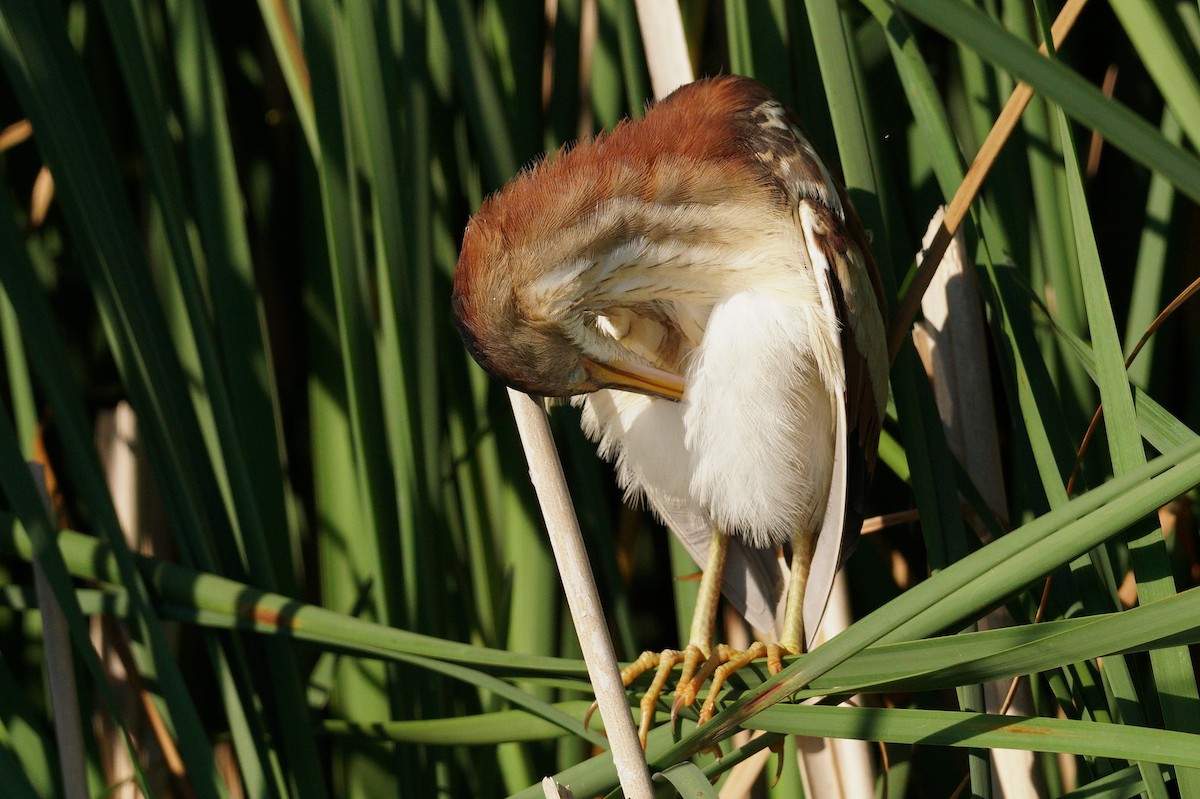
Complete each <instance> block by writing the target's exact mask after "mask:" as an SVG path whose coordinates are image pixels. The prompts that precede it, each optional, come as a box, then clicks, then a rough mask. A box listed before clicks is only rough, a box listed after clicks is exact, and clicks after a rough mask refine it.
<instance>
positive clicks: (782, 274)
mask: <svg viewBox="0 0 1200 799" xmlns="http://www.w3.org/2000/svg"><path fill="white" fill-rule="evenodd" d="M771 103H774V101H773V99H772V98H771V96H770V94H769V93H767V92H766V89H765V88H764V87H762V86H761V85H760V84H758V83H755V82H754V81H750V80H748V79H744V78H732V77H727V78H722V79H716V80H705V81H698V82H696V83H693V84H690V85H688V86H686V87H684V88H681V89H680V90H678V91H677V92H675V93H674V94H672V95H671V96H670V97H668V98H667V99H665V100H663V101H662V102H661V103H659V104H657V105H656V106H655V107H654V108H653V109H652V110H651V111H650V112H649V113H648V114H647V115H646V117H645V118H644V119H642V120H640V121H636V122H626V123H621V124H619V125H617V126H616V127H615V128H614V129H613V130H611V131H610V132H608V133H605V134H602V135H601V136H599V137H597V138H596V139H594V140H592V141H587V142H582V143H580V144H578V145H577V146H575V147H574V148H571V149H569V150H563V151H560V152H559V153H557V154H556V155H554V156H552V157H550V158H548V159H546V160H544V161H542V162H541V163H539V164H537V165H535V166H533V167H531V168H529V169H526V170H524V171H523V172H522V173H521V174H519V175H518V176H516V177H515V178H514V179H513V180H511V181H510V182H509V183H508V185H506V186H505V187H504V188H503V189H502V190H501V191H500V192H498V193H497V194H495V195H493V196H491V197H489V198H488V199H487V200H486V201H485V202H484V203H483V205H482V206H481V207H480V209H479V211H478V213H477V214H476V215H475V218H474V219H473V220H472V222H471V224H470V225H469V226H468V227H467V231H466V233H465V234H464V238H463V244H462V250H461V254H460V256H459V261H458V266H457V268H456V270H455V276H454V299H453V302H454V314H455V318H456V320H457V323H458V327H459V330H460V331H461V332H462V335H463V339H464V340H465V342H466V344H467V347H468V349H469V350H470V352H471V354H472V355H473V356H474V357H475V359H476V360H477V361H478V362H479V363H480V365H481V366H483V368H484V369H486V370H487V371H488V372H490V373H491V374H492V375H494V376H496V377H498V378H500V379H501V380H503V381H505V382H506V383H508V384H509V385H511V386H514V387H517V388H520V389H522V390H524V391H527V392H529V393H533V394H540V395H543V396H567V395H573V394H581V393H587V392H589V391H595V390H597V389H600V388H619V389H624V390H628V391H636V392H640V393H644V394H652V395H657V396H663V397H670V398H673V399H679V398H680V397H681V395H682V389H683V381H682V379H681V377H680V376H679V375H681V374H682V371H683V368H684V363H685V361H686V359H687V356H688V353H689V352H691V351H693V350H694V349H695V348H696V347H697V346H698V345H699V343H700V340H701V338H702V336H703V330H704V325H705V322H706V320H707V315H708V313H709V312H710V311H711V309H712V307H713V305H714V303H715V302H717V301H718V300H719V299H720V298H721V297H724V296H728V295H729V294H730V293H733V292H735V291H738V290H741V289H744V288H747V287H749V286H751V285H753V286H756V287H758V288H762V289H763V290H771V288H770V287H771V286H772V285H784V284H788V283H789V281H791V280H792V279H793V275H794V270H792V269H791V268H790V267H789V266H788V265H787V264H788V263H790V261H791V260H793V259H794V250H795V241H794V237H793V239H787V238H786V237H785V236H783V235H781V234H780V231H781V230H786V229H788V228H789V227H790V220H791V216H790V214H791V210H790V209H791V207H792V205H793V204H794V203H792V204H789V201H788V198H787V196H786V195H785V193H783V192H780V191H778V190H777V189H775V188H773V186H774V183H773V178H772V174H773V173H772V171H771V170H773V169H774V170H776V171H778V170H780V169H782V168H783V167H797V169H796V170H794V172H795V176H796V177H797V178H804V177H805V176H806V175H808V173H807V172H806V171H805V168H804V167H805V163H804V162H801V161H798V160H796V159H791V160H786V159H774V160H772V158H771V157H768V156H771V151H770V150H769V148H767V152H766V153H765V154H764V153H763V152H760V150H763V149H764V147H765V145H764V146H759V145H758V144H756V142H758V141H759V140H761V139H762V135H763V133H762V132H763V130H768V131H769V130H774V129H775V128H777V127H778V126H779V125H781V124H783V123H782V122H779V121H778V120H776V119H774V118H770V117H762V118H761V119H760V118H758V117H756V116H755V115H754V110H755V109H756V108H760V107H765V106H764V104H768V105H770V104H771ZM775 105H777V103H775ZM772 107H774V106H772ZM764 126H765V127H764ZM814 158H815V156H814ZM776 161H781V163H776ZM783 161H786V163H782V162H783ZM780 174H783V173H782V172H781V173H780ZM788 174H791V173H788ZM813 176H815V177H816V178H818V179H820V175H818V174H816V173H815V172H814V173H813ZM780 290H786V289H780Z"/></svg>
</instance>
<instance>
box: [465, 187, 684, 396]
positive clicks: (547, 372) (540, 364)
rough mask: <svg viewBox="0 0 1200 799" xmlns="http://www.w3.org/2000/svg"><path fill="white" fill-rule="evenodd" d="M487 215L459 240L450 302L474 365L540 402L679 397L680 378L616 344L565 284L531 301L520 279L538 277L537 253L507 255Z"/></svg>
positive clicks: (527, 286) (525, 282)
mask: <svg viewBox="0 0 1200 799" xmlns="http://www.w3.org/2000/svg"><path fill="white" fill-rule="evenodd" d="M486 211H487V207H486V206H485V209H484V212H485V213H484V214H483V215H482V217H481V218H477V219H476V221H475V222H474V223H473V224H472V225H471V226H469V227H468V229H467V233H466V235H465V236H464V240H463V246H462V252H461V254H460V256H459V262H458V268H457V269H456V270H455V277H454V294H453V296H452V298H451V304H452V307H453V311H454V319H455V322H456V323H457V325H458V329H459V332H460V333H461V334H462V338H463V342H464V343H465V344H466V346H467V350H468V351H469V352H470V353H471V355H472V357H474V358H475V360H476V361H477V362H478V363H479V365H480V366H482V367H483V368H484V369H485V370H486V371H487V372H488V373H489V374H491V375H492V376H494V377H496V378H499V379H500V380H502V381H504V382H505V383H507V384H508V385H510V386H513V387H514V388H518V389H520V390H522V391H525V392H528V393H530V394H537V395H540V396H547V397H567V396H573V395H576V394H586V393H589V392H592V391H596V390H598V389H602V388H618V389H622V390H625V391H634V392H638V393H642V394H649V395H652V396H659V397H664V398H667V399H673V400H678V399H680V398H682V396H683V381H682V379H681V378H680V377H678V376H676V375H674V374H672V373H670V372H667V371H665V370H662V369H658V368H656V367H654V366H651V365H650V364H648V363H646V362H645V361H644V359H642V358H639V357H638V356H637V355H635V354H634V353H632V352H630V351H629V350H627V349H626V348H625V347H623V346H621V344H619V343H618V342H617V341H616V339H614V338H613V337H612V336H611V335H609V334H608V333H606V332H605V330H604V323H603V321H601V319H600V317H598V316H597V315H596V314H595V313H592V312H589V311H587V310H585V309H581V308H578V307H576V304H575V303H572V302H571V295H572V294H573V293H574V292H573V291H572V288H571V287H570V286H559V287H557V288H558V290H557V291H550V293H549V296H546V295H545V294H544V293H543V294H537V295H536V300H535V299H533V298H531V290H530V281H529V280H528V279H527V277H528V275H530V274H531V273H537V272H540V271H542V269H543V266H544V265H543V264H540V263H538V262H537V261H538V260H539V257H540V255H541V253H538V252H536V251H530V250H529V249H528V248H519V249H517V250H514V248H512V247H511V246H510V245H509V243H508V242H506V241H505V240H504V236H503V235H502V228H501V226H500V225H498V224H494V222H495V220H493V219H491V217H490V216H489V215H488V214H486ZM535 250H536V248H535ZM550 273H551V274H554V272H553V270H551V271H550ZM518 284H519V285H518Z"/></svg>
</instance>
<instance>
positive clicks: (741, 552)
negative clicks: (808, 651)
mask: <svg viewBox="0 0 1200 799" xmlns="http://www.w3.org/2000/svg"><path fill="white" fill-rule="evenodd" d="M646 499H647V500H648V501H649V502H650V506H651V507H652V508H653V509H654V511H655V513H657V514H658V516H659V517H660V518H661V519H662V521H663V523H664V524H666V526H667V527H668V528H669V529H670V530H671V532H672V533H674V534H675V537H676V538H678V539H679V542H680V543H681V544H683V548H684V549H686V550H687V551H688V554H690V555H691V556H692V560H694V561H696V565H697V566H699V567H701V568H703V567H704V563H705V561H706V559H707V557H708V545H709V542H710V541H711V540H712V537H713V536H714V535H723V534H722V533H717V532H714V530H713V527H712V522H711V521H709V519H708V516H707V515H706V514H704V513H703V512H702V511H701V510H700V509H699V507H698V506H692V507H688V506H683V507H681V506H679V505H677V504H674V503H662V502H656V501H655V496H654V493H653V491H647V492H646ZM787 581H788V573H787V570H786V569H784V568H783V567H782V566H781V564H780V560H779V556H778V555H777V554H776V551H775V549H774V548H768V549H760V548H758V547H752V546H749V545H747V544H746V543H745V542H744V541H743V540H742V539H740V538H738V537H736V536H734V537H733V539H732V540H731V541H730V542H729V555H728V556H727V559H726V561H725V575H724V581H723V582H722V583H721V593H722V594H724V595H725V599H727V600H728V601H729V603H730V604H732V605H733V607H734V608H735V609H736V610H737V611H738V613H741V614H742V617H743V618H745V619H746V621H747V622H748V623H749V624H750V626H751V627H753V628H754V629H756V630H761V631H763V632H771V633H774V634H775V635H778V634H779V631H778V630H777V629H776V623H777V621H778V618H779V613H778V610H779V606H780V599H781V597H783V596H785V595H786V589H787Z"/></svg>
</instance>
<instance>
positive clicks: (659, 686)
mask: <svg viewBox="0 0 1200 799" xmlns="http://www.w3.org/2000/svg"><path fill="white" fill-rule="evenodd" d="M786 654H790V649H789V648H788V647H785V646H783V645H781V644H764V643H762V642H760V641H756V642H755V643H754V644H752V645H751V646H750V647H749V648H747V649H745V650H744V651H743V650H737V649H734V648H732V647H730V646H728V645H726V644H721V645H719V646H717V647H716V648H715V649H714V650H713V652H712V654H711V655H707V656H706V655H705V653H704V651H703V650H702V649H701V648H700V647H699V646H696V645H694V644H693V645H690V646H688V647H687V648H686V649H684V650H682V651H680V650H676V649H664V650H663V651H662V652H643V653H642V654H641V656H640V657H639V658H638V659H637V660H635V661H634V662H633V663H631V664H629V665H628V666H626V667H625V668H624V669H622V671H621V680H622V682H623V683H624V684H625V686H627V687H628V686H629V685H630V684H631V683H632V682H633V681H634V680H636V679H637V678H638V677H640V676H642V675H643V674H645V673H646V672H648V671H650V670H651V669H653V670H654V679H653V680H652V681H651V682H650V686H649V687H648V688H647V689H646V693H645V694H643V695H642V699H641V702H639V703H638V707H639V710H640V711H641V718H640V719H639V723H638V739H639V740H640V741H641V743H642V748H643V749H645V748H646V738H647V736H648V735H649V733H650V727H651V726H652V725H653V724H654V712H655V709H656V708H657V706H658V700H659V699H660V698H661V697H662V693H663V689H664V688H665V687H666V684H667V681H668V680H669V679H670V677H671V671H672V669H674V668H675V666H677V665H680V664H682V670H681V671H680V675H679V682H678V683H676V686H675V699H674V701H673V702H672V703H671V721H672V723H674V721H675V719H676V718H677V716H678V715H679V711H680V710H682V709H683V708H685V707H691V706H692V704H694V703H695V701H696V698H697V697H698V695H699V693H700V688H701V686H703V685H704V683H705V682H708V680H709V678H711V679H712V684H711V685H710V686H709V689H708V694H707V695H706V696H705V698H704V703H703V704H702V705H701V707H700V713H699V722H698V723H700V724H703V723H705V722H706V721H708V720H709V719H711V718H712V717H713V715H715V713H716V705H717V697H718V696H719V695H720V693H721V689H722V688H724V687H725V682H726V680H728V679H729V675H731V674H733V673H734V672H735V671H737V670H738V669H741V668H743V667H745V666H747V665H749V664H750V663H752V662H753V661H755V660H759V659H760V658H763V657H765V658H766V659H767V670H768V671H769V672H770V673H771V674H772V675H775V674H778V673H779V672H780V671H781V670H782V668H783V662H782V659H783V656H784V655H786ZM595 707H596V706H595V703H593V704H592V707H591V708H590V709H589V710H588V714H587V717H586V718H585V720H584V724H585V725H586V724H587V719H590V718H591V715H592V711H593V710H595Z"/></svg>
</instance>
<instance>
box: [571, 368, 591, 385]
mask: <svg viewBox="0 0 1200 799" xmlns="http://www.w3.org/2000/svg"><path fill="white" fill-rule="evenodd" d="M587 379H588V373H587V369H584V368H583V365H582V364H580V365H579V366H576V367H575V368H574V369H572V370H571V374H570V376H569V377H568V378H567V380H568V383H567V385H570V386H579V385H582V384H584V383H586V382H587Z"/></svg>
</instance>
